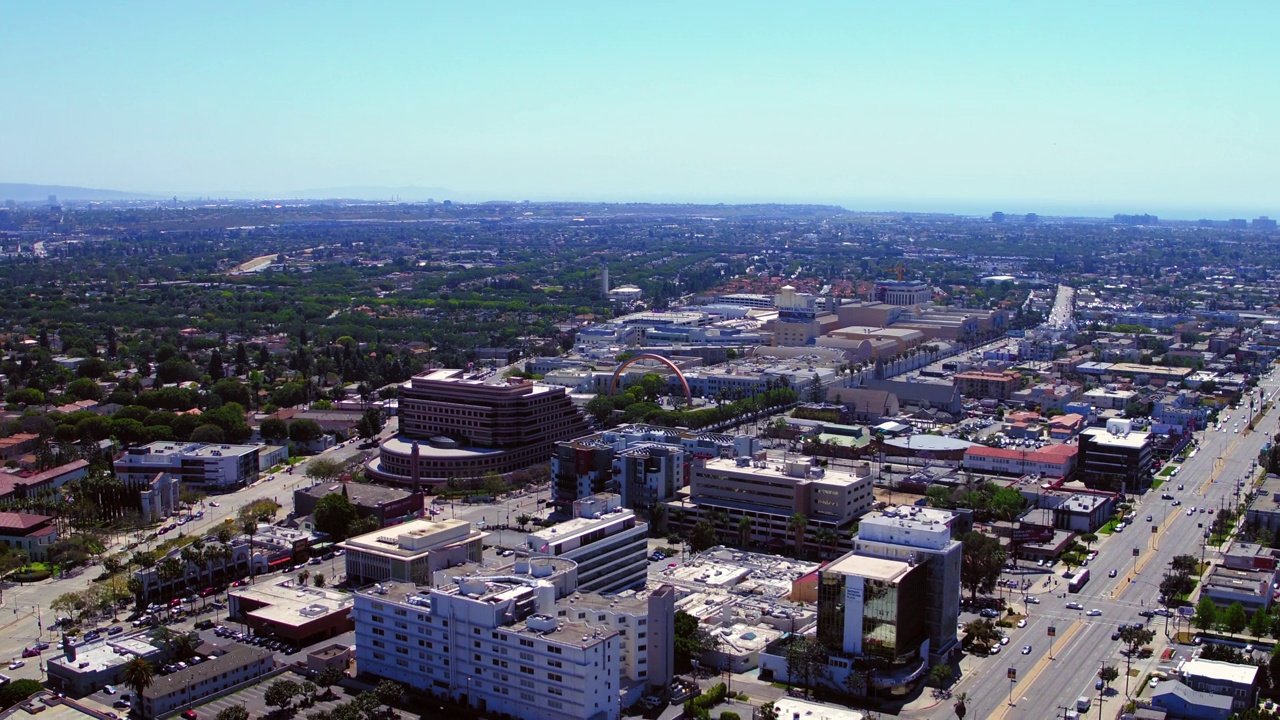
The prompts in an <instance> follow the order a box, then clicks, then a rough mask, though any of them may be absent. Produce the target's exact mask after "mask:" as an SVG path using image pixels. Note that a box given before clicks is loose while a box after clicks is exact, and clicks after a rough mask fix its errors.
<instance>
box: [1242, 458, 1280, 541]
mask: <svg viewBox="0 0 1280 720" xmlns="http://www.w3.org/2000/svg"><path fill="white" fill-rule="evenodd" d="M1244 524H1245V526H1247V527H1251V528H1258V529H1265V530H1266V531H1267V532H1269V533H1271V536H1272V537H1277V535H1280V475H1273V474H1268V475H1267V476H1266V478H1264V479H1263V481H1262V485H1260V486H1259V487H1258V490H1257V492H1256V493H1255V494H1254V497H1253V502H1251V503H1249V507H1248V508H1247V509H1246V510H1245V511H1244Z"/></svg>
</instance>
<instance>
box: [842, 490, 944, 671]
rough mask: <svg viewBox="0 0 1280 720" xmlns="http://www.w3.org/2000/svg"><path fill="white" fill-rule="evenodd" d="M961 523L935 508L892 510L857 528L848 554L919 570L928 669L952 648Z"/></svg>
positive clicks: (872, 514)
mask: <svg viewBox="0 0 1280 720" xmlns="http://www.w3.org/2000/svg"><path fill="white" fill-rule="evenodd" d="M962 525H963V521H962V519H961V518H960V516H959V515H957V514H956V513H953V512H948V511H946V510H938V509H935V508H918V507H911V508H905V507H903V508H896V509H893V508H891V509H889V510H885V511H884V512H881V513H871V514H870V515H867V516H866V517H863V518H862V520H861V521H859V523H858V535H857V537H855V538H854V539H853V551H854V552H855V553H857V554H860V555H867V556H871V557H878V558H888V559H891V560H899V561H903V562H907V563H908V564H911V565H916V566H923V568H922V569H923V577H924V585H925V595H924V598H923V617H924V622H925V627H926V635H927V637H928V638H929V654H930V660H931V662H932V663H938V662H946V661H947V658H948V657H949V655H950V654H951V652H952V651H953V650H954V649H955V648H956V647H957V643H956V622H957V620H958V618H959V616H960V562H961V555H962V550H963V549H962V547H961V544H960V541H959V540H956V539H954V535H955V534H956V532H955V530H956V529H957V527H959V526H962Z"/></svg>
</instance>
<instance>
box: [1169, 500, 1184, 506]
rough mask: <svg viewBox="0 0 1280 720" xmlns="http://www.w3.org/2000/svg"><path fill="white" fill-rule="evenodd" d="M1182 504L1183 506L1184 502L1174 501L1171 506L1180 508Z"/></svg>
mask: <svg viewBox="0 0 1280 720" xmlns="http://www.w3.org/2000/svg"><path fill="white" fill-rule="evenodd" d="M1181 504H1182V501H1181V500H1174V501H1173V502H1171V503H1169V505H1171V506H1173V507H1178V506H1179V505H1181Z"/></svg>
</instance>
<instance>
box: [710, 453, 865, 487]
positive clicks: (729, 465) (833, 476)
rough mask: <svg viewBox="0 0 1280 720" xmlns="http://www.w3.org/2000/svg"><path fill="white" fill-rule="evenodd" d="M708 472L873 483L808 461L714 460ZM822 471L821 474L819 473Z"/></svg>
mask: <svg viewBox="0 0 1280 720" xmlns="http://www.w3.org/2000/svg"><path fill="white" fill-rule="evenodd" d="M797 466H801V467H804V468H805V472H806V474H805V475H803V476H800V475H796V474H793V473H796V472H798V471H799V470H798V468H797ZM705 467H706V469H707V470H712V471H722V472H731V473H746V474H749V475H756V476H759V477H767V478H778V479H781V478H786V479H788V480H790V481H792V482H802V481H806V480H808V481H822V482H824V483H831V484H845V485H853V484H854V483H858V482H867V483H869V482H871V478H870V476H864V477H858V476H857V475H855V474H853V473H850V472H847V471H844V470H835V469H831V468H827V469H825V470H824V469H823V468H820V467H817V466H810V465H809V463H808V461H807V460H806V461H804V462H796V461H790V462H786V463H777V462H775V461H772V460H770V461H766V462H757V463H754V464H752V463H747V464H745V465H743V464H740V460H739V459H737V458H734V459H729V458H713V459H710V460H707V461H706V462H705ZM817 471H821V472H817Z"/></svg>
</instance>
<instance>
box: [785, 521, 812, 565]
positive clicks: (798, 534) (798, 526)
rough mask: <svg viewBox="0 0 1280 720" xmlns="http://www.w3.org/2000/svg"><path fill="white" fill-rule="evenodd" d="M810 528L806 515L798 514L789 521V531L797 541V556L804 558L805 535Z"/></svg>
mask: <svg viewBox="0 0 1280 720" xmlns="http://www.w3.org/2000/svg"><path fill="white" fill-rule="evenodd" d="M808 527H809V518H807V517H805V515H804V513H796V514H795V515H792V516H791V518H790V519H789V520H787V529H788V530H790V531H791V532H792V534H794V535H795V539H796V555H797V556H798V557H803V556H804V533H805V530H807V529H808Z"/></svg>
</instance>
